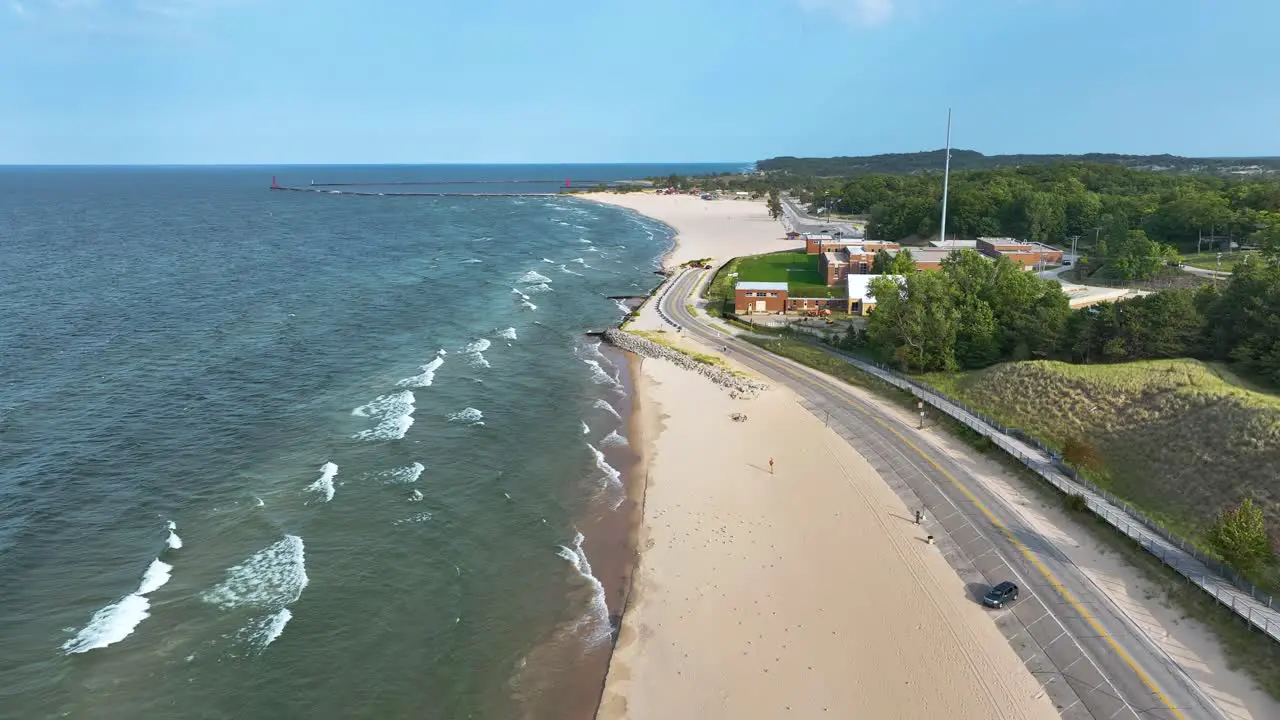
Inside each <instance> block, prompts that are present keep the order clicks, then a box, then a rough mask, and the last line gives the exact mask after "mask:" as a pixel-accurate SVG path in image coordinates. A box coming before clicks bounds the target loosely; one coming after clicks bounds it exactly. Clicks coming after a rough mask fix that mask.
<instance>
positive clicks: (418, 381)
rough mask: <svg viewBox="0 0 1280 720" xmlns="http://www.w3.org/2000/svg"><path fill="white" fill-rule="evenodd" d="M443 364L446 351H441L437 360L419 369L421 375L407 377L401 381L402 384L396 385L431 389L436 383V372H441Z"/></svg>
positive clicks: (436, 357)
mask: <svg viewBox="0 0 1280 720" xmlns="http://www.w3.org/2000/svg"><path fill="white" fill-rule="evenodd" d="M443 364H444V351H443V350H441V351H440V352H439V353H438V354H437V355H436V356H435V358H434V359H432V360H431V362H429V363H427V364H426V365H422V366H420V367H419V368H418V369H419V370H421V371H422V372H421V373H419V374H417V375H414V376H413V377H407V378H405V379H403V380H401V381H400V382H398V383H396V385H397V386H398V387H413V388H424V387H431V384H432V383H434V382H435V381H436V370H439V369H440V366H441V365H443Z"/></svg>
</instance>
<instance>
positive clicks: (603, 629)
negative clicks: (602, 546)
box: [556, 533, 613, 647]
mask: <svg viewBox="0 0 1280 720" xmlns="http://www.w3.org/2000/svg"><path fill="white" fill-rule="evenodd" d="M583 539H584V538H583V537H582V533H577V535H576V536H575V537H574V539H573V545H572V546H571V547H568V546H564V545H561V546H560V547H559V548H558V549H557V550H556V555H559V556H560V557H562V558H564V560H565V561H566V562H568V563H569V565H571V566H572V567H573V569H574V570H575V571H576V572H577V575H578V577H579V578H581V581H582V582H583V583H584V585H585V587H587V588H588V589H589V591H590V594H591V595H590V599H589V600H588V601H587V607H586V609H585V612H584V613H583V616H582V619H581V620H579V621H578V622H577V623H576V625H575V630H577V631H578V632H579V633H580V634H581V635H582V639H583V641H584V642H585V643H586V644H587V646H588V647H596V646H599V645H601V644H604V643H606V642H608V641H609V640H610V639H611V638H612V637H613V629H612V628H611V627H610V626H609V605H608V602H607V601H606V599H605V593H604V585H602V584H601V583H600V581H599V580H597V579H596V576H595V575H593V574H592V573H591V563H589V562H588V561H587V553H586V551H585V550H583V549H582V542H583Z"/></svg>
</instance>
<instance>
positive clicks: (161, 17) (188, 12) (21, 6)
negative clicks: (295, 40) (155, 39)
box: [9, 0, 254, 35]
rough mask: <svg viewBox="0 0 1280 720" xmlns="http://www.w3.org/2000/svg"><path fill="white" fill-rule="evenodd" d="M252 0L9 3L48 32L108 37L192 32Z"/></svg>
mask: <svg viewBox="0 0 1280 720" xmlns="http://www.w3.org/2000/svg"><path fill="white" fill-rule="evenodd" d="M253 1H254V0H9V7H10V9H11V10H12V11H13V13H14V14H16V15H21V16H23V17H25V18H27V19H29V20H31V21H33V22H38V23H39V24H40V25H43V26H46V27H48V28H50V29H60V30H64V31H66V30H70V31H79V32H90V33H108V34H153V33H158V34H161V35H163V34H165V33H166V32H167V31H168V32H171V31H175V30H184V29H185V30H191V29H194V28H195V26H197V25H198V24H199V22H200V21H201V20H204V19H206V18H208V17H210V16H212V15H215V14H217V13H220V12H224V11H227V10H230V9H233V8H236V7H239V6H243V5H246V4H249V3H251V2H253Z"/></svg>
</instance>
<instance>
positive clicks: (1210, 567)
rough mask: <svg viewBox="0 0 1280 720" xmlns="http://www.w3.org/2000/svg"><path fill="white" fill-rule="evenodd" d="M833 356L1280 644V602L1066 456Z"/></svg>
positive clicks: (898, 379) (879, 368) (911, 384)
mask: <svg viewBox="0 0 1280 720" xmlns="http://www.w3.org/2000/svg"><path fill="white" fill-rule="evenodd" d="M832 352H834V353H835V354H836V355H839V356H840V357H841V358H842V359H844V360H845V361H847V362H849V363H850V364H852V365H854V366H855V367H857V368H859V369H861V370H863V371H865V372H868V373H871V374H872V375H875V376H876V377H878V378H880V379H881V380H884V381H885V382H887V383H889V384H891V385H894V386H895V387H898V388H901V389H903V390H908V391H910V392H912V393H913V394H915V395H916V397H918V398H920V399H921V400H923V401H924V402H926V403H928V404H929V405H930V406H932V407H933V408H935V409H936V410H938V411H940V412H942V413H944V414H946V415H947V416H949V417H951V418H952V419H954V420H956V421H957V422H960V423H962V424H964V425H965V426H967V427H969V428H970V429H972V430H974V431H975V432H977V433H979V434H980V435H982V436H983V437H986V438H988V439H989V440H990V441H991V442H992V443H993V444H994V445H996V446H997V447H999V448H1000V449H1001V450H1004V451H1005V452H1007V453H1009V454H1010V455H1012V456H1013V457H1015V458H1017V459H1018V460H1019V461H1020V462H1021V463H1022V464H1024V465H1026V466H1027V467H1028V468H1030V469H1031V470H1033V471H1034V472H1035V473H1036V474H1037V475H1039V476H1040V477H1042V478H1044V479H1045V480H1046V481H1048V482H1049V483H1051V484H1052V485H1053V486H1054V487H1056V488H1057V489H1058V490H1060V491H1062V492H1063V493H1065V494H1069V495H1080V496H1082V497H1084V498H1085V502H1086V503H1087V505H1088V506H1089V509H1090V510H1092V511H1093V512H1094V513H1095V514H1097V515H1098V517H1101V518H1102V519H1103V520H1105V521H1106V522H1107V523H1109V524H1110V525H1112V526H1113V527H1115V528H1116V529H1117V530H1119V531H1120V532H1122V533H1124V534H1125V535H1127V536H1128V537H1130V538H1132V539H1133V540H1134V541H1135V542H1137V543H1138V544H1139V545H1141V546H1142V548H1143V549H1145V550H1146V551H1147V552H1149V553H1151V554H1152V555H1155V556H1156V557H1157V558H1159V559H1160V560H1161V562H1163V563H1165V564H1166V565H1168V566H1169V567H1171V568H1173V569H1174V570H1175V571H1177V572H1178V573H1179V574H1181V575H1182V576H1183V577H1185V578H1186V579H1187V580H1188V581H1189V582H1191V583H1194V584H1195V585H1197V586H1199V587H1200V588H1201V589H1202V590H1204V591H1205V592H1207V593H1209V594H1210V595H1212V596H1213V597H1214V599H1216V600H1217V601H1218V602H1220V603H1222V605H1223V606H1225V607H1228V608H1230V609H1231V611H1232V612H1234V613H1236V614H1237V615H1239V616H1240V617H1242V618H1244V619H1245V620H1247V621H1248V622H1249V624H1250V625H1252V626H1253V627H1256V628H1258V629H1259V630H1262V631H1263V632H1265V633H1266V634H1267V635H1269V636H1271V637H1272V638H1273V639H1275V640H1277V641H1280V600H1277V599H1276V598H1274V597H1273V596H1271V595H1270V594H1268V593H1266V592H1265V591H1263V590H1260V589H1258V588H1257V587H1256V586H1254V585H1253V583H1250V582H1249V581H1248V580H1246V579H1245V578H1244V577H1243V576H1242V575H1241V574H1240V573H1239V572H1237V571H1236V570H1235V569H1234V568H1232V567H1231V566H1230V565H1227V564H1225V563H1223V562H1222V561H1220V560H1218V559H1216V558H1213V557H1210V556H1208V555H1205V554H1204V553H1202V552H1200V551H1199V550H1198V549H1196V548H1195V547H1194V546H1193V545H1192V544H1190V543H1188V542H1187V541H1186V540H1185V539H1184V538H1181V537H1178V536H1176V535H1174V534H1173V533H1171V532H1169V530H1167V529H1166V528H1164V527H1162V526H1161V525H1160V524H1159V523H1157V522H1156V521H1155V520H1153V519H1151V518H1150V517H1147V516H1146V515H1145V514H1144V513H1142V512H1141V511H1139V510H1138V509H1136V508H1134V507H1133V506H1132V505H1130V504H1129V503H1127V502H1125V501H1124V500H1123V499H1122V498H1119V497H1117V496H1115V495H1113V494H1112V493H1109V492H1107V491H1106V490H1104V489H1102V488H1100V487H1098V486H1097V485H1095V484H1093V483H1092V482H1090V481H1089V480H1088V479H1087V478H1085V477H1083V476H1081V475H1080V474H1079V473H1078V472H1077V471H1076V470H1075V469H1074V468H1072V467H1071V466H1070V465H1068V464H1066V463H1065V462H1063V460H1062V456H1061V455H1060V454H1059V453H1058V452H1057V451H1056V450H1055V449H1053V448H1051V447H1049V446H1047V445H1045V444H1044V443H1043V442H1041V441H1039V440H1037V439H1036V438H1033V437H1030V436H1029V435H1027V434H1026V433H1024V432H1022V431H1021V430H1019V429H1018V428H1012V427H1008V426H1006V425H1004V424H1002V423H1000V422H999V421H998V420H996V419H995V418H992V417H989V416H987V415H985V414H984V413H982V412H980V411H978V410H976V409H974V408H971V407H969V406H968V405H966V404H964V403H962V402H958V401H956V400H953V399H951V398H949V397H947V396H945V395H943V394H942V393H939V392H938V391H936V390H934V389H933V388H932V387H929V386H928V385H925V384H923V383H920V382H917V381H915V380H912V379H911V378H908V377H906V376H904V375H902V374H900V373H898V372H897V371H896V370H893V369H891V368H888V367H886V366H884V365H880V364H878V363H869V362H867V361H865V360H862V359H859V358H855V357H853V356H851V355H848V354H846V353H843V352H840V351H838V350H832ZM1033 449H1034V450H1038V451H1039V454H1038V455H1036V454H1032V453H1031V452H1028V451H1031V450H1033Z"/></svg>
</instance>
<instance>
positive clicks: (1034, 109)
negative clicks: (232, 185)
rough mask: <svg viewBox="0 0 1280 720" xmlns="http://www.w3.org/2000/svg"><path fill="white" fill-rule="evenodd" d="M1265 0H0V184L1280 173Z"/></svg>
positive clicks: (1270, 7) (1279, 82)
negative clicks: (280, 177)
mask: <svg viewBox="0 0 1280 720" xmlns="http://www.w3.org/2000/svg"><path fill="white" fill-rule="evenodd" d="M1276 27H1280V2H1276V0H1217V1H1216V2H1211V1H1210V0H964V1H961V0H732V1H731V0H641V1H639V2H637V1H634V0H628V1H626V2H624V1H622V0H618V1H616V2H615V1H614V0H549V1H539V2H533V1H532V0H519V2H516V1H515V0H505V1H499V0H454V1H452V2H444V1H440V0H418V1H416V2H413V1H410V0H403V1H401V2H387V1H384V0H362V1H360V2H352V1H351V0H345V1H343V2H337V1H335V0H307V2H294V3H290V2H282V1H280V0H0V67H4V68H5V71H4V72H0V163H35V164H40V163H86V164H92V163H269V164H274V163H384V162H404V163H414V162H640V161H654V162H667V161H686V162H694V161H740V160H742V161H750V160H756V159H760V158H765V157H772V156H775V155H802V156H803V155H823V156H826V155H837V154H850V155H857V154H870V153H878V152H911V151H915V150H922V149H929V148H936V147H940V146H941V145H942V138H943V131H944V126H945V122H946V108H947V107H948V106H951V107H952V108H954V110H955V114H956V115H955V124H954V143H955V145H956V146H957V147H962V148H971V149H975V150H980V151H982V152H985V153H1011V152H1089V151H1099V152H1130V153H1160V152H1169V153H1174V154H1180V155H1193V156H1194V155H1200V156H1205V155H1219V156H1220V155H1251V154H1252V155H1280V146H1278V141H1280V132H1277V130H1278V129H1280V60H1277V55H1276V54H1275V45H1274V43H1275V39H1274V38H1275V28H1276Z"/></svg>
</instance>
